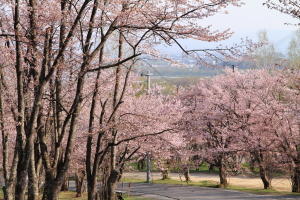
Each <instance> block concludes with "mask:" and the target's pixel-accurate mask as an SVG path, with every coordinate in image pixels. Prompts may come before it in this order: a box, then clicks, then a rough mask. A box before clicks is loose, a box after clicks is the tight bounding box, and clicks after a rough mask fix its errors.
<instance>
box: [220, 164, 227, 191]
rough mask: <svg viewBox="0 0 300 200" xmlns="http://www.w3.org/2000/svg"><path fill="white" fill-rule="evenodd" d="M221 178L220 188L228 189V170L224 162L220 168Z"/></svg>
mask: <svg viewBox="0 0 300 200" xmlns="http://www.w3.org/2000/svg"><path fill="white" fill-rule="evenodd" d="M219 177H220V188H226V187H228V181H227V170H226V167H225V165H224V163H223V161H222V160H221V163H220V167H219Z"/></svg>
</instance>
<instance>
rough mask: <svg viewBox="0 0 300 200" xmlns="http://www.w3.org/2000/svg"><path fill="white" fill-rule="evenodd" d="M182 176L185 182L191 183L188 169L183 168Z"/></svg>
mask: <svg viewBox="0 0 300 200" xmlns="http://www.w3.org/2000/svg"><path fill="white" fill-rule="evenodd" d="M183 176H184V178H185V182H187V183H188V182H190V181H191V177H190V169H189V168H188V167H184V168H183Z"/></svg>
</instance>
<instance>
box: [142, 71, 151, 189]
mask: <svg viewBox="0 0 300 200" xmlns="http://www.w3.org/2000/svg"><path fill="white" fill-rule="evenodd" d="M141 76H146V77H147V95H149V94H150V89H151V79H150V77H151V76H152V74H151V73H150V71H147V73H146V74H144V73H142V74H141ZM146 166H147V175H146V183H151V182H152V175H151V159H150V155H149V152H147V153H146Z"/></svg>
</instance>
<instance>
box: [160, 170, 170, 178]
mask: <svg viewBox="0 0 300 200" xmlns="http://www.w3.org/2000/svg"><path fill="white" fill-rule="evenodd" d="M161 174H162V180H166V179H169V171H168V170H167V169H164V170H162V171H161Z"/></svg>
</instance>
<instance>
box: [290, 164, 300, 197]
mask: <svg viewBox="0 0 300 200" xmlns="http://www.w3.org/2000/svg"><path fill="white" fill-rule="evenodd" d="M291 179H292V192H300V163H296V164H295V167H294V170H293V175H292V177H291Z"/></svg>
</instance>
